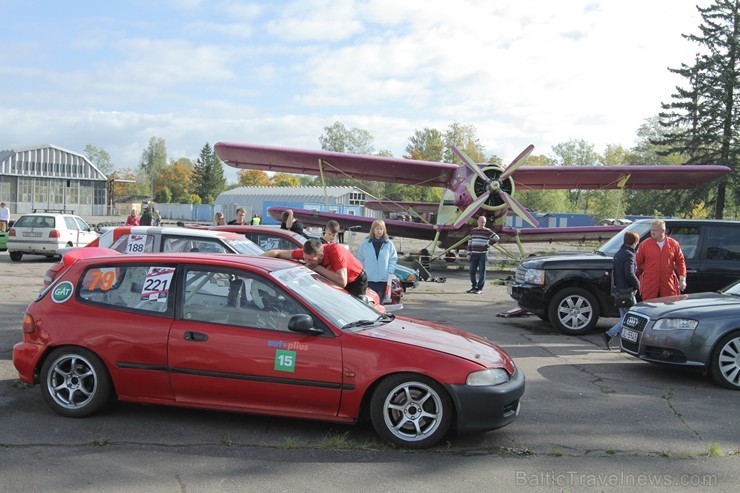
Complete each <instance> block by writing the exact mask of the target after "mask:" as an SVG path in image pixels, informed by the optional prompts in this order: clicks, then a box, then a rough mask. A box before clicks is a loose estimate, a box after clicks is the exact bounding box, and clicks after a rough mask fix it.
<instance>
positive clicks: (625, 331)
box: [622, 329, 638, 342]
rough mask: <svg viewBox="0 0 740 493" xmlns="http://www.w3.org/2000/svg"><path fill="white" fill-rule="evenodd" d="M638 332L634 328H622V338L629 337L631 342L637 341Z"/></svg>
mask: <svg viewBox="0 0 740 493" xmlns="http://www.w3.org/2000/svg"><path fill="white" fill-rule="evenodd" d="M637 336H638V333H637V332H635V331H634V330H629V329H622V339H627V340H628V341H630V342H637Z"/></svg>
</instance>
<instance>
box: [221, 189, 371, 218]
mask: <svg viewBox="0 0 740 493" xmlns="http://www.w3.org/2000/svg"><path fill="white" fill-rule="evenodd" d="M373 198H374V197H372V196H371V195H368V194H367V193H366V192H364V191H362V190H360V189H359V188H357V187H326V188H323V187H239V188H233V189H231V190H227V191H226V192H223V193H221V194H220V195H219V196H218V197H216V200H215V206H216V208H217V209H218V207H219V206H220V208H221V211H222V212H223V213H224V216H225V217H226V221H227V222H228V221H231V220H232V219H234V217H236V209H237V208H239V207H243V208H244V209H245V210H246V211H247V218H246V219H247V222H249V220H250V218H251V217H252V216H253V215H254V214H258V215H259V216H260V217H261V218H262V224H280V223H279V222H278V221H275V220H274V219H272V218H271V217H270V216H269V215H268V214H267V209H269V208H270V207H290V208H293V209H308V210H314V211H319V212H334V213H337V214H349V215H356V216H370V217H375V216H376V215H377V216H378V217H380V216H379V215H380V213H379V212H376V211H372V210H369V209H366V208H365V206H364V204H365V200H367V199H373ZM327 203H328V207H327Z"/></svg>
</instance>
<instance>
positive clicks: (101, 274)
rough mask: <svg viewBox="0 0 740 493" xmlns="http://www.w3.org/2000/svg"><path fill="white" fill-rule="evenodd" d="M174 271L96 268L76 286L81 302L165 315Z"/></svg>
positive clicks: (169, 268)
mask: <svg viewBox="0 0 740 493" xmlns="http://www.w3.org/2000/svg"><path fill="white" fill-rule="evenodd" d="M174 275H175V267H169V266H150V265H136V266H128V265H127V266H115V265H111V266H96V267H92V268H90V269H88V270H87V271H85V274H84V275H83V276H82V279H81V281H80V283H79V285H78V296H79V298H80V300H82V301H83V302H88V303H93V304H99V305H107V306H110V307H111V308H121V309H126V310H133V311H140V312H155V313H162V312H166V311H167V307H168V305H169V300H170V289H171V287H172V281H173V279H174Z"/></svg>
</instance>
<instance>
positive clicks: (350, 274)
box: [262, 238, 367, 297]
mask: <svg viewBox="0 0 740 493" xmlns="http://www.w3.org/2000/svg"><path fill="white" fill-rule="evenodd" d="M262 255H263V256H265V257H273V258H281V259H284V260H303V261H305V262H306V267H308V268H309V269H311V270H313V271H314V272H317V273H319V274H321V275H322V276H324V277H326V278H327V279H329V280H330V281H331V282H332V283H333V284H335V285H337V286H339V287H340V288H344V290H345V291H347V292H348V293H349V294H351V295H353V296H358V297H359V296H364V295H365V291H366V290H367V274H365V270H364V268H363V267H362V264H361V263H360V261H359V260H357V259H356V258H355V256H354V255H352V254H351V253H350V251H349V250H347V249H346V248H344V247H343V246H342V245H340V244H339V243H328V244H326V245H322V244H321V242H320V241H319V240H317V239H315V238H311V239H309V240H308V241H306V243H304V244H303V248H302V249H301V248H297V249H295V250H268V251H266V252H265V253H263V254H262Z"/></svg>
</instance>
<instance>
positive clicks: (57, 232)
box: [49, 229, 62, 238]
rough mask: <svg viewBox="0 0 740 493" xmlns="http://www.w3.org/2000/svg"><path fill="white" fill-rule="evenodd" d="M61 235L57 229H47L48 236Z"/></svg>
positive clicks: (55, 236)
mask: <svg viewBox="0 0 740 493" xmlns="http://www.w3.org/2000/svg"><path fill="white" fill-rule="evenodd" d="M61 237H62V235H61V234H60V233H59V230H58V229H52V230H51V231H49V238H61Z"/></svg>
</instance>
